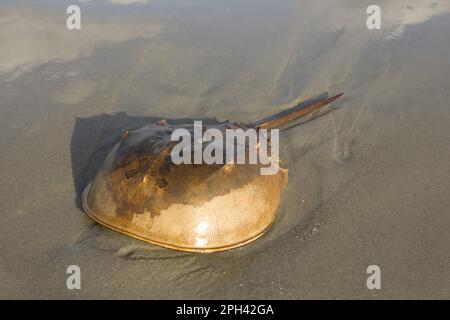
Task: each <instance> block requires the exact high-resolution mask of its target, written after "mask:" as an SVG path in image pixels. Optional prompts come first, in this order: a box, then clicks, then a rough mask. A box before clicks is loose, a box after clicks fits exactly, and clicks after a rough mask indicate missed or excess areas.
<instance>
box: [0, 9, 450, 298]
mask: <svg viewBox="0 0 450 320" xmlns="http://www.w3.org/2000/svg"><path fill="white" fill-rule="evenodd" d="M113 2H114V3H113ZM118 2H121V3H122V4H118ZM131 2H133V3H131ZM144 2H145V3H144ZM5 3H6V4H2V5H0V9H3V10H0V12H1V13H0V83H1V84H2V85H1V86H0V110H1V112H2V117H0V125H1V126H2V135H1V136H0V147H1V148H2V154H1V156H0V166H1V167H2V168H6V169H5V170H2V171H1V172H0V179H1V181H2V188H1V190H0V191H1V192H0V212H1V213H2V214H1V216H0V220H1V225H2V226H8V227H7V228H2V232H1V236H0V249H1V260H2V264H1V265H0V283H2V286H3V291H2V293H0V296H2V297H21V298H22V297H68V298H70V297H73V292H69V291H68V290H67V289H66V288H65V286H64V283H65V276H66V274H65V267H66V266H67V265H68V264H78V265H79V266H80V267H81V270H82V274H83V283H84V284H83V290H82V291H80V292H79V296H81V297H97V298H123V297H127V298H132V297H137V298H186V297H189V298H244V299H245V298H317V297H318V298H336V297H337V298H348V297H358V298H361V297H362V298H371V297H375V296H373V295H372V294H373V293H371V292H368V291H367V290H366V288H365V280H366V279H365V277H364V276H365V274H364V272H365V270H366V268H367V266H368V265H369V264H373V263H376V264H378V265H380V266H381V268H382V272H383V276H384V277H385V279H389V280H388V282H386V283H385V284H386V285H385V286H384V287H383V290H382V291H381V292H379V293H377V296H376V297H380V298H381V297H382V298H391V297H396V298H399V297H407V298H411V297H412V298H417V297H434V298H436V297H448V295H449V291H448V288H449V287H450V284H449V283H448V279H450V277H449V276H448V270H447V269H448V268H446V266H447V265H448V263H447V260H446V256H447V254H446V253H447V252H448V243H450V239H449V234H450V232H449V231H450V230H448V226H449V225H450V221H449V215H448V208H449V207H450V203H449V199H448V188H449V187H450V186H449V184H448V181H450V180H449V178H450V177H449V172H450V170H449V168H448V159H449V158H450V153H449V152H450V151H449V149H448V141H449V139H450V130H449V129H448V128H450V126H449V125H448V124H449V123H450V113H449V111H448V99H449V98H450V96H449V92H448V84H449V83H450V76H449V75H450V62H449V60H448V52H449V51H450V43H449V42H448V30H449V29H450V15H449V12H450V8H449V6H450V4H449V2H448V1H419V0H409V1H407V0H401V1H400V0H399V1H388V0H384V1H379V5H380V7H381V9H382V30H380V31H370V30H367V28H366V27H365V21H366V17H367V14H366V8H367V6H368V5H370V4H372V3H371V2H370V1H355V0H342V1H333V2H330V1H269V0H263V1H240V0H239V1H237V0H236V1H195V2H194V1H193V2H186V1H182V0H173V1H162V0H160V1H157V0H152V1H148V2H147V1H96V0H92V1H83V2H80V6H81V7H82V10H83V11H82V12H83V15H82V16H83V22H82V30H80V31H79V32H78V31H69V30H67V29H66V28H65V20H64V19H65V5H66V4H65V3H63V2H60V1H54V2H49V3H47V5H46V6H43V5H42V4H41V3H40V2H32V3H31V4H27V5H22V6H18V5H16V4H14V3H13V2H10V1H9V2H5ZM126 3H127V5H125V4H126ZM68 4H69V3H67V5H68ZM70 4H72V3H70ZM326 91H329V92H341V91H344V92H345V93H346V96H345V98H343V99H342V101H340V102H339V105H337V106H338V107H340V108H339V110H337V111H335V112H333V113H331V114H329V115H326V116H324V117H321V118H320V119H317V120H316V121H314V122H311V123H308V124H305V125H304V126H301V127H297V128H293V129H292V130H289V131H287V132H285V133H284V134H283V135H282V136H281V137H280V143H281V157H282V158H283V159H286V160H287V161H288V166H289V168H290V177H289V180H290V181H289V184H288V186H287V188H286V193H285V194H284V197H283V200H282V204H281V208H280V211H279V218H278V220H277V222H276V224H275V227H274V228H273V229H272V230H271V231H270V232H269V233H268V234H267V235H265V236H264V237H262V238H261V239H260V240H258V241H256V242H255V243H253V244H251V245H249V246H246V247H243V248H241V249H237V250H232V251H230V252H227V253H220V254H212V255H195V254H192V255H191V254H182V253H178V252H173V251H167V250H160V249H156V248H155V247H152V246H151V245H145V244H143V243H141V242H139V241H137V240H132V239H129V238H128V237H124V236H121V235H118V234H116V233H114V232H112V231H109V230H106V229H104V228H101V227H99V226H98V225H93V224H92V223H91V221H90V220H89V219H88V218H87V217H85V215H84V214H83V213H82V212H81V210H80V208H79V198H78V193H79V190H82V189H83V188H84V185H85V183H87V181H89V180H90V179H91V178H92V176H90V175H93V174H94V173H95V171H96V166H98V165H99V164H100V162H101V158H102V157H103V156H104V154H105V153H106V152H107V151H108V150H109V146H110V145H111V144H114V143H115V142H116V140H115V139H116V138H118V137H119V136H120V133H121V132H122V130H123V129H124V128H128V129H130V128H137V127H140V126H142V125H144V124H145V123H147V122H153V121H157V120H159V119H161V118H169V119H179V118H186V119H206V118H208V119H209V120H210V121H223V120H226V119H231V120H234V121H241V122H248V121H251V120H253V119H256V118H260V117H263V116H265V115H267V114H272V113H276V112H277V111H280V105H289V104H291V103H292V102H293V101H295V100H297V99H305V98H308V97H311V96H316V95H318V94H320V93H322V92H326ZM215 117H217V118H215ZM99 270H101V271H102V272H100V273H99Z"/></svg>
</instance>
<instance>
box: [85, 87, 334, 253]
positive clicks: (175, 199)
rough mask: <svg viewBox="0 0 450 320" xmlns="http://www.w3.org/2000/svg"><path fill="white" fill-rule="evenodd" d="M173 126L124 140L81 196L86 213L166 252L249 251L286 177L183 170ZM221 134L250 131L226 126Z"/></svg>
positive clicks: (303, 108)
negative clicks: (245, 248) (174, 152)
mask: <svg viewBox="0 0 450 320" xmlns="http://www.w3.org/2000/svg"><path fill="white" fill-rule="evenodd" d="M339 96H340V95H338V96H335V97H332V98H329V99H324V100H321V101H318V102H314V103H310V104H306V105H305V104H301V105H298V106H296V107H293V108H291V109H289V110H286V111H284V112H282V113H280V114H277V115H274V116H272V117H269V118H266V119H263V120H260V121H257V122H256V123H254V124H252V125H250V126H249V127H253V128H255V129H257V130H258V129H262V128H264V129H272V128H278V127H282V126H284V125H286V124H288V123H291V122H292V121H293V120H295V119H298V118H299V117H302V116H304V115H306V114H308V113H311V112H313V111H315V110H317V109H319V108H321V107H322V106H324V105H326V104H328V103H330V102H332V101H334V100H335V99H337V98H338V97H339ZM180 127H183V128H185V129H187V130H192V125H191V124H186V125H181V126H173V125H170V124H167V123H166V122H165V121H161V122H159V123H156V124H150V125H146V126H144V127H142V128H140V129H137V130H134V131H130V132H128V131H127V132H125V133H124V135H123V136H122V139H121V141H119V142H118V143H117V144H116V145H115V146H114V147H113V148H112V150H111V151H110V152H109V154H108V155H107V156H106V159H105V160H104V163H103V165H102V166H101V168H100V170H99V171H98V173H97V175H96V177H95V178H94V180H93V181H92V182H91V183H90V184H89V185H88V186H87V187H86V189H85V190H84V192H83V198H82V199H83V208H84V211H85V212H86V213H87V215H88V216H90V217H91V218H92V219H94V220H95V221H97V222H98V223H100V224H102V225H104V226H106V227H109V228H111V229H113V230H116V231H118V232H121V233H124V234H127V235H129V236H132V237H135V238H137V239H140V240H143V241H146V242H150V243H153V244H156V245H160V246H163V247H167V248H171V249H176V250H180V251H189V252H215V251H222V250H227V249H231V248H235V247H239V246H242V245H244V244H247V243H249V242H251V241H253V240H255V239H257V238H258V237H260V236H261V235H263V234H264V232H265V231H267V230H268V228H269V227H270V226H271V225H272V224H273V222H274V220H275V218H276V215H277V208H278V206H279V203H280V199H281V195H282V191H283V189H284V187H285V186H286V184H287V180H288V170H287V169H284V168H281V167H277V171H276V173H275V174H273V175H261V174H260V168H261V165H260V164H245V165H235V164H230V163H229V164H225V165H219V164H211V165H208V164H180V165H175V164H174V163H173V162H172V161H171V156H170V155H171V150H172V148H173V146H174V142H172V141H170V136H171V134H172V132H173V131H174V130H175V129H177V128H180ZM209 127H214V128H216V129H219V130H221V131H224V130H226V129H233V128H245V127H244V126H243V125H240V124H236V123H232V122H224V123H221V124H218V125H214V126H205V128H204V129H207V128H209Z"/></svg>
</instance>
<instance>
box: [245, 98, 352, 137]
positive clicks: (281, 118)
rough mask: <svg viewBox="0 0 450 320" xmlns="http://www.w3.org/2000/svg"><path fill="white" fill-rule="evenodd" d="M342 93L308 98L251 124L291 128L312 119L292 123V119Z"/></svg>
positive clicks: (320, 106) (263, 127)
mask: <svg viewBox="0 0 450 320" xmlns="http://www.w3.org/2000/svg"><path fill="white" fill-rule="evenodd" d="M343 94H344V93H340V94H338V95H335V96H333V97H331V98H325V99H319V100H317V99H315V100H313V101H311V100H309V101H304V102H301V103H299V104H297V105H295V106H294V107H292V108H289V109H287V110H284V111H281V112H279V113H276V114H274V115H272V116H270V117H267V118H264V119H261V120H258V121H256V122H255V123H254V124H253V127H254V128H256V129H274V128H279V129H289V128H292V127H294V126H296V125H298V124H302V123H304V122H306V121H309V120H312V119H307V120H305V121H303V122H301V123H293V121H294V120H298V119H300V118H303V117H305V116H306V115H308V114H311V113H312V112H314V111H316V110H319V109H321V108H323V107H324V106H326V105H328V104H330V103H331V102H333V101H335V100H336V99H338V98H339V97H341V96H342V95H343ZM332 110H334V109H331V110H328V111H325V112H324V113H321V114H320V115H318V116H321V115H324V114H326V113H328V112H330V111H332ZM313 118H316V117H313ZM286 125H287V126H286Z"/></svg>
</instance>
